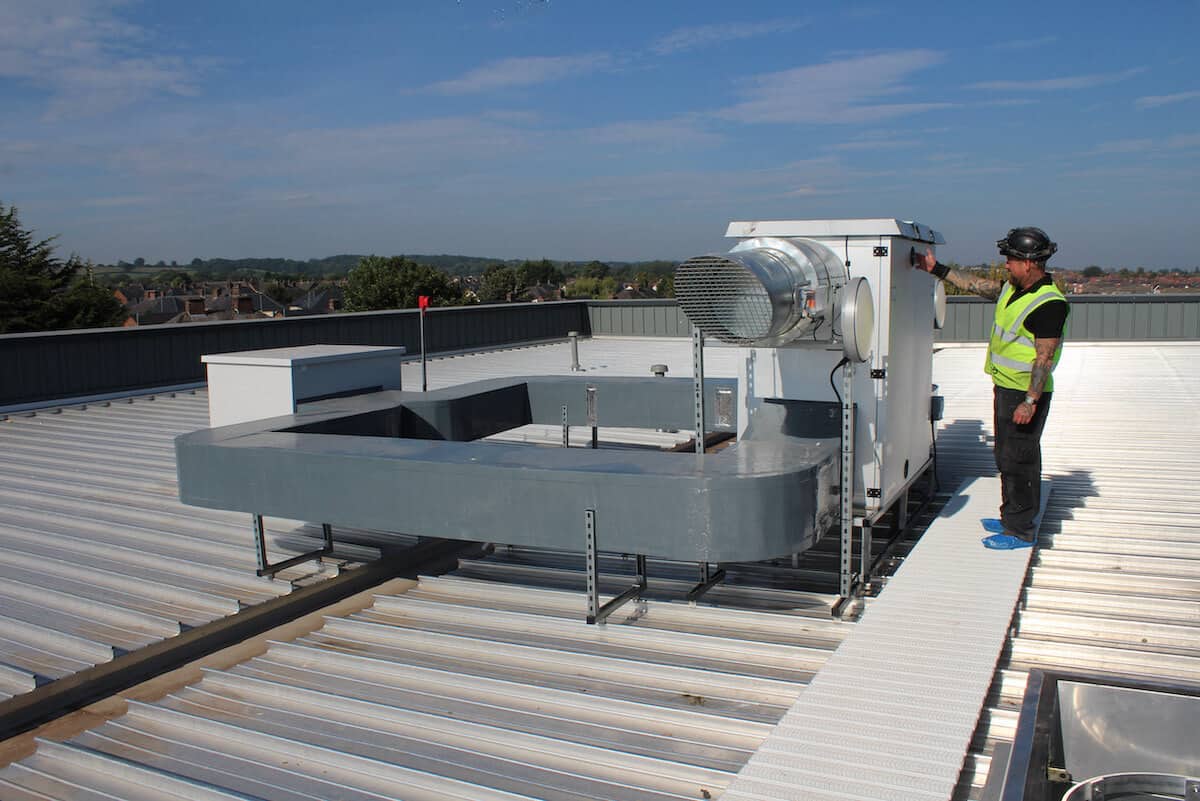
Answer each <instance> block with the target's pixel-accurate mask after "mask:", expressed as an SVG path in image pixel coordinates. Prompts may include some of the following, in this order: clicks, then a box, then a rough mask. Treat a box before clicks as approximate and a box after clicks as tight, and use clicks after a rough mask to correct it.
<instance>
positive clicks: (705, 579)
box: [687, 562, 725, 604]
mask: <svg viewBox="0 0 1200 801" xmlns="http://www.w3.org/2000/svg"><path fill="white" fill-rule="evenodd" d="M724 580H725V568H723V567H721V568H718V569H717V571H716V572H715V573H714V572H712V565H710V564H709V563H708V562H701V563H700V583H699V584H697V585H696V586H694V587H692V588H691V589H690V590H688V594H687V600H688V602H689V603H693V604H694V603H695V602H696V601H697V599H699V598H700V596H701V595H704V593H706V592H708V591H709V590H711V589H712V588H713V587H715V586H717V585H718V584H720V583H721V582H722V581H724Z"/></svg>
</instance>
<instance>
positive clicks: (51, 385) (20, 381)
mask: <svg viewBox="0 0 1200 801" xmlns="http://www.w3.org/2000/svg"><path fill="white" fill-rule="evenodd" d="M1069 300H1070V301H1071V305H1072V318H1071V329H1070V333H1069V339H1071V340H1075V341H1084V340H1087V341H1106V340H1111V341H1145V340H1180V339H1184V340H1193V339H1200V294H1197V295H1122V296H1116V295H1114V296H1100V295H1095V296H1093V295H1073V296H1071V297H1070V298H1069ZM428 315H429V316H428V319H427V337H428V343H427V344H428V347H429V350H430V352H431V353H445V352H449V351H463V350H471V349H479V348H484V347H498V346H504V345H513V344H518V343H528V342H533V341H538V340H546V339H557V338H563V337H565V336H566V335H567V332H568V331H580V332H582V333H583V334H585V335H587V334H591V335H597V336H648V337H676V336H688V334H689V332H690V330H691V329H690V325H689V323H688V321H687V318H686V317H684V316H683V313H682V311H680V309H679V307H678V305H677V304H676V303H675V301H673V300H630V301H596V300H592V301H563V302H558V303H528V304H509V305H500V306H467V307H456V308H446V309H431V310H430V311H429V312H428ZM991 315H992V311H991V305H990V304H989V303H988V302H987V301H984V300H982V299H980V298H972V297H961V296H959V297H951V298H949V299H948V301H947V322H946V327H945V328H944V329H942V330H941V331H940V332H938V336H939V340H940V341H944V342H967V341H974V342H981V341H984V340H985V339H986V337H987V334H988V331H990V329H991V319H992V317H991ZM418 328H419V327H418V319H417V312H416V311H394V312H362V313H358V314H330V315H318V316H313V317H293V318H281V319H277V320H245V321H232V322H213V323H191V324H186V325H162V326H146V327H144V328H131V329H93V330H88V331H58V332H51V333H42V334H8V335H4V336H0V375H3V376H4V382H3V384H0V408H3V407H5V406H14V405H19V404H25V403H30V402H40V401H45V400H49V399H61V398H75V397H84V396H92V395H101V394H105V393H114V392H122V391H128V390H133V389H145V388H159V387H165V386H170V385H180V384H187V383H194V382H198V381H203V380H204V371H203V369H202V365H201V364H200V357H201V356H202V355H203V354H206V353H227V352H230V351H241V350H258V349H263V348H276V347H287V346H292V345H311V344H355V345H403V346H405V347H407V348H408V352H409V353H410V354H412V355H413V356H414V358H415V355H416V354H417V353H418V351H419V342H420V336H419V330H418ZM407 386H420V376H419V375H418V376H417V383H408V384H407Z"/></svg>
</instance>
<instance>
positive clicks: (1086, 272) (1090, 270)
mask: <svg viewBox="0 0 1200 801" xmlns="http://www.w3.org/2000/svg"><path fill="white" fill-rule="evenodd" d="M1102 275H1104V268H1103V267H1100V266H1098V265H1095V264H1093V265H1091V266H1090V267H1084V268H1083V277H1084V278H1099V277H1100V276H1102Z"/></svg>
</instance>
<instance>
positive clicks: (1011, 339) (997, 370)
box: [983, 281, 1066, 392]
mask: <svg viewBox="0 0 1200 801" xmlns="http://www.w3.org/2000/svg"><path fill="white" fill-rule="evenodd" d="M1013 291H1014V290H1013V286H1012V284H1010V283H1008V282H1007V281H1005V282H1004V289H1003V290H1002V291H1001V292H1000V298H999V300H997V301H996V321H995V323H994V324H993V325H992V339H991V341H990V342H989V343H988V350H987V360H986V361H985V362H984V364H983V371H984V372H985V373H988V374H989V375H991V377H992V381H994V382H995V384H996V386H998V387H1006V388H1008V389H1020V390H1027V389H1029V375H1030V373H1031V372H1032V369H1033V361H1034V359H1035V358H1036V357H1037V350H1036V349H1035V348H1034V345H1033V339H1034V337H1033V334H1032V333H1030V332H1029V329H1027V328H1026V327H1025V319H1026V318H1027V317H1029V315H1030V313H1031V312H1033V310H1034V309H1037V308H1038V307H1040V306H1042V305H1043V304H1045V303H1049V302H1050V301H1053V300H1061V301H1064V302H1065V301H1066V298H1065V297H1063V293H1061V292H1059V291H1058V287H1056V286H1055V285H1054V284H1053V282H1051V283H1049V284H1046V285H1045V286H1042V287H1039V288H1037V289H1035V290H1034V291H1033V292H1030V293H1028V294H1026V295H1022V296H1021V297H1019V298H1017V299H1016V300H1014V301H1013V302H1012V303H1011V304H1010V303H1009V302H1008V299H1009V298H1010V297H1012V294H1013ZM1061 355H1062V341H1061V340H1060V341H1059V343H1058V348H1057V349H1056V350H1055V351H1054V362H1053V363H1052V366H1051V369H1053V368H1054V366H1056V365H1057V364H1058V357H1059V356H1061ZM1053 389H1054V376H1053V375H1050V376H1047V377H1046V385H1045V386H1044V387H1042V391H1043V392H1050V391H1051V390H1053Z"/></svg>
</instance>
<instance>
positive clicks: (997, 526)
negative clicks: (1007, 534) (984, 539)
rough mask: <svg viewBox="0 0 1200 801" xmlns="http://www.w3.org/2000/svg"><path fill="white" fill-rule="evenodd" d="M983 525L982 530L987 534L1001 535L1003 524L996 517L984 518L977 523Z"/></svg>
mask: <svg viewBox="0 0 1200 801" xmlns="http://www.w3.org/2000/svg"><path fill="white" fill-rule="evenodd" d="M979 522H980V523H983V530H984V531H986V532H987V533H989V534H1003V533H1004V524H1003V523H1001V522H1000V518H998V517H985V518H983V519H982V520H980V521H979Z"/></svg>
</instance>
